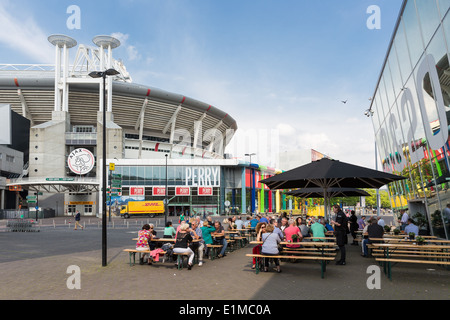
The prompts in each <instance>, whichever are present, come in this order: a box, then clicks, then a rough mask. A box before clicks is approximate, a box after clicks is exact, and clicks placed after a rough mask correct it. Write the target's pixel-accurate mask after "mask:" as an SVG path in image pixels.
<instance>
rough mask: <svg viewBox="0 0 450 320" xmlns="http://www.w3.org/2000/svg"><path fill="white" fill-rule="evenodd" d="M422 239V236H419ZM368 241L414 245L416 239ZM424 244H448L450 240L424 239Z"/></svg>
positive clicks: (386, 238) (378, 239) (389, 238)
mask: <svg viewBox="0 0 450 320" xmlns="http://www.w3.org/2000/svg"><path fill="white" fill-rule="evenodd" d="M420 237H422V236H420ZM369 240H373V241H384V242H389V243H391V242H399V243H415V242H417V239H409V238H406V239H405V238H404V237H403V238H391V237H383V238H369ZM424 242H425V243H450V240H444V239H434V238H428V239H424Z"/></svg>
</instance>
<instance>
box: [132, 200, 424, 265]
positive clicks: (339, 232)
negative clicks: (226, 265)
mask: <svg viewBox="0 0 450 320" xmlns="http://www.w3.org/2000/svg"><path fill="white" fill-rule="evenodd" d="M332 210H333V213H334V220H331V221H326V220H325V219H324V218H323V217H318V218H315V217H306V218H303V217H297V218H295V219H294V218H288V217H287V214H282V215H280V216H279V217H275V216H270V215H255V216H248V217H247V218H246V219H245V220H243V219H242V218H241V216H233V217H230V218H226V219H224V220H223V221H222V222H220V221H217V220H216V221H213V220H212V216H208V217H207V218H206V220H205V221H202V220H201V218H200V217H199V216H197V217H195V218H190V219H189V220H187V221H185V220H180V224H179V225H178V228H177V229H175V228H174V227H173V226H172V223H171V222H167V225H166V227H165V229H164V235H163V237H164V238H175V239H176V240H175V244H174V246H173V252H175V253H187V254H188V256H189V259H188V269H189V270H190V269H191V268H192V265H193V259H194V252H195V251H197V252H198V261H199V263H198V265H199V266H202V264H203V257H208V255H209V254H210V252H209V249H210V248H208V247H207V245H208V244H218V245H221V246H222V247H221V250H220V253H219V255H218V257H219V258H221V257H224V256H225V252H226V248H227V246H228V242H227V240H226V238H225V231H233V230H242V229H245V228H249V229H250V230H253V231H254V232H255V234H256V240H257V241H260V242H262V244H260V245H257V246H255V247H254V248H253V253H254V254H259V253H262V254H264V255H269V256H270V255H273V256H276V255H279V253H280V248H281V246H280V242H288V243H289V244H287V245H286V247H288V248H293V247H294V248H295V247H299V246H300V244H298V242H302V241H305V240H306V239H308V238H311V240H312V241H325V240H326V239H325V238H326V235H327V232H329V231H332V232H333V235H334V236H335V237H336V244H337V246H338V247H339V252H340V259H339V260H337V261H336V264H337V265H345V264H346V249H345V245H346V244H347V234H349V233H351V234H352V236H353V243H352V245H358V242H357V241H356V236H357V235H356V232H357V231H358V230H363V233H365V234H368V237H366V239H364V240H363V242H362V246H361V247H362V255H363V256H367V245H368V244H369V243H371V240H370V238H381V237H383V234H384V226H385V222H384V220H383V218H382V217H373V218H370V219H369V221H368V222H369V223H368V224H366V221H365V218H366V217H365V216H362V217H360V218H359V219H358V218H357V217H356V215H355V212H354V211H352V212H351V215H350V216H349V217H347V215H346V214H345V213H344V212H343V211H342V210H341V208H340V206H339V205H333V207H332ZM402 218H403V219H402V222H403V220H404V218H405V216H404V215H403V216H402ZM409 230H412V232H417V233H416V234H418V228H417V226H415V225H414V224H413V221H412V220H411V219H405V226H404V231H409ZM155 236H156V232H155V231H154V227H153V225H151V224H150V225H149V224H145V225H144V226H143V227H142V230H140V231H139V240H138V242H137V243H136V249H137V250H142V251H145V250H148V249H150V250H152V249H154V246H155V244H154V243H152V242H151V240H152V238H153V237H155ZM272 260H273V261H274V263H275V266H276V271H277V272H281V268H280V261H279V259H276V258H275V259H272ZM148 263H149V264H150V263H151V259H148ZM255 266H256V259H255V258H254V259H253V265H252V268H253V269H254V268H255ZM268 267H269V259H266V260H265V266H264V271H268Z"/></svg>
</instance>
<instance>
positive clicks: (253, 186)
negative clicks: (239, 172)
mask: <svg viewBox="0 0 450 320" xmlns="http://www.w3.org/2000/svg"><path fill="white" fill-rule="evenodd" d="M254 155H256V153H246V154H245V156H246V157H250V174H251V179H252V196H251V211H252V214H253V212H255V209H256V208H255V177H254V175H253V169H252V156H254Z"/></svg>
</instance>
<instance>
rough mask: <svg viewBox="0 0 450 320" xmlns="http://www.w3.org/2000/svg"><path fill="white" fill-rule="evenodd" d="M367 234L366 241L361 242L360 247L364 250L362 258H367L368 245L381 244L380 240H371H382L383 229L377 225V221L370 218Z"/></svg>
mask: <svg viewBox="0 0 450 320" xmlns="http://www.w3.org/2000/svg"><path fill="white" fill-rule="evenodd" d="M367 234H368V237H367V238H368V239H364V240H363V242H362V246H363V250H364V253H363V254H362V256H363V257H367V255H368V250H367V245H368V244H370V243H379V242H381V241H380V240H373V239H377V238H383V235H384V229H383V227H382V226H380V225H379V224H378V221H377V219H376V218H372V219H371V220H370V225H369V226H368V227H367Z"/></svg>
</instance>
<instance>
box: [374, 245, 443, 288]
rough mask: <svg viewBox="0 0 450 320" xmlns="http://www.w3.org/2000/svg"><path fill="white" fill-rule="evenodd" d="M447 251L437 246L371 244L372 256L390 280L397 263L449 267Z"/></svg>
mask: <svg viewBox="0 0 450 320" xmlns="http://www.w3.org/2000/svg"><path fill="white" fill-rule="evenodd" d="M449 249H450V247H449V246H439V245H423V246H418V245H412V244H410V245H406V244H398V245H397V244H373V245H372V250H373V252H372V256H374V257H375V260H376V261H377V262H379V263H380V264H382V265H383V267H384V273H385V274H387V276H388V278H389V280H392V267H393V264H394V265H395V264H397V263H416V264H417V263H418V264H434V265H441V266H450V253H449V252H448V250H449ZM447 268H448V267H447Z"/></svg>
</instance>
